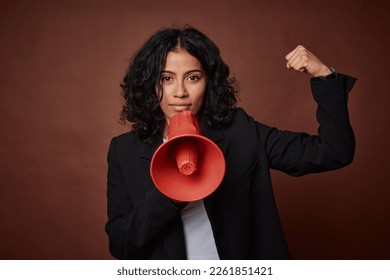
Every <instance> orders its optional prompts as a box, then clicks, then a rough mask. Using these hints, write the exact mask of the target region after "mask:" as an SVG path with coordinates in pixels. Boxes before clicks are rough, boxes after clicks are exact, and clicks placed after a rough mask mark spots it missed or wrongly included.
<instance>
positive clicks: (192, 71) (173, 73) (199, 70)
mask: <svg viewBox="0 0 390 280" xmlns="http://www.w3.org/2000/svg"><path fill="white" fill-rule="evenodd" d="M194 72H199V73H203V70H201V69H192V70H188V71H186V72H185V73H184V74H185V75H187V74H189V73H194ZM162 73H167V74H172V75H176V73H175V72H174V71H170V70H163V71H162Z"/></svg>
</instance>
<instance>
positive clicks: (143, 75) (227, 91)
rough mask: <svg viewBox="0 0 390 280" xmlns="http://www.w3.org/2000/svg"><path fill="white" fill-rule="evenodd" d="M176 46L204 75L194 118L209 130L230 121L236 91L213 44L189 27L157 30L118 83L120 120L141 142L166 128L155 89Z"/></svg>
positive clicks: (158, 135) (226, 68)
mask: <svg viewBox="0 0 390 280" xmlns="http://www.w3.org/2000/svg"><path fill="white" fill-rule="evenodd" d="M178 47H180V48H182V49H185V50H186V51H187V52H188V53H190V54H191V55H192V56H194V57H195V58H197V59H198V60H199V61H200V63H201V65H202V67H203V70H204V71H205V73H206V75H207V86H206V92H205V97H204V98H205V99H204V102H203V106H202V108H201V109H200V111H199V115H198V118H204V119H205V120H206V122H207V124H208V125H209V126H210V127H213V128H218V127H220V126H222V125H225V124H227V123H229V122H230V120H231V118H232V109H233V108H234V107H235V105H236V103H237V91H236V89H235V85H234V78H231V77H229V75H230V71H229V67H228V66H227V65H226V64H225V63H224V61H223V60H222V58H221V56H220V52H219V49H218V47H217V46H216V45H215V43H213V42H212V41H211V40H210V39H209V38H208V37H207V36H205V35H204V34H203V33H201V32H200V31H199V30H197V29H195V28H192V27H185V28H183V29H179V28H165V29H161V30H159V31H157V32H156V33H155V34H154V35H153V36H152V37H151V38H150V39H149V40H148V41H146V43H145V44H144V45H143V46H142V47H141V48H140V49H139V50H138V51H137V52H136V53H135V55H134V56H133V58H132V60H131V62H130V65H129V67H128V70H127V72H126V75H125V77H124V79H123V82H122V84H121V88H122V95H123V98H124V101H125V104H124V105H123V109H122V112H121V121H122V122H123V123H126V121H129V122H131V123H133V129H134V131H135V132H136V133H137V134H138V135H139V137H140V138H141V139H142V140H143V141H145V142H151V141H153V140H157V139H159V138H161V137H162V133H163V131H164V128H165V126H166V122H165V117H164V113H163V112H162V110H161V109H160V105H159V103H160V100H161V99H160V98H161V97H160V98H159V96H158V95H157V93H156V87H158V88H160V89H161V85H160V79H161V73H162V71H163V70H164V67H165V63H166V57H167V54H168V53H169V52H170V51H172V50H174V49H175V48H178Z"/></svg>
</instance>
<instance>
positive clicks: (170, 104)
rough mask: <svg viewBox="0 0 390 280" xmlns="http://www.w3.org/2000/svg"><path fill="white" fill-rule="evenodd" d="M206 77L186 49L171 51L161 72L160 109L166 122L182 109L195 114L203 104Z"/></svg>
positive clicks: (198, 63)
mask: <svg viewBox="0 0 390 280" xmlns="http://www.w3.org/2000/svg"><path fill="white" fill-rule="evenodd" d="M206 82H207V77H206V74H205V73H204V71H203V68H202V65H201V63H200V62H199V60H197V59H196V58H195V57H193V56H192V55H190V54H189V53H188V52H187V51H186V50H182V49H179V50H176V51H171V52H169V53H168V55H167V59H166V64H165V68H164V70H163V71H162V74H161V79H160V83H161V87H162V92H158V94H159V95H161V94H162V99H161V101H160V107H161V110H162V111H163V112H164V115H165V119H166V121H167V124H168V123H169V120H170V119H171V118H172V116H173V115H174V114H176V113H178V112H181V111H183V110H190V111H191V112H192V114H194V115H197V114H198V112H199V110H200V108H201V107H202V104H203V99H204V95H205V90H206Z"/></svg>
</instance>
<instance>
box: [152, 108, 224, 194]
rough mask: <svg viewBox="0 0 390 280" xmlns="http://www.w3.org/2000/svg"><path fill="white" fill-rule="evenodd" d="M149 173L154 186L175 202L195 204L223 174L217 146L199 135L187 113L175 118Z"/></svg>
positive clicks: (211, 188)
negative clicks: (192, 202)
mask: <svg viewBox="0 0 390 280" xmlns="http://www.w3.org/2000/svg"><path fill="white" fill-rule="evenodd" d="M150 174H151V176H152V180H153V182H154V184H155V185H156V187H157V188H158V189H159V190H160V191H161V192H162V193H163V194H164V195H166V196H168V197H169V198H171V199H174V200H177V201H195V200H199V199H202V198H204V197H206V196H208V195H210V194H211V193H212V192H214V191H215V190H216V189H217V188H218V186H219V185H220V183H221V182H222V179H223V177H224V175H225V159H224V156H223V154H222V152H221V150H220V149H219V148H218V146H217V145H216V144H215V143H214V142H212V141H211V140H209V139H208V138H206V137H204V136H202V135H200V129H199V124H198V122H197V120H196V118H195V117H194V116H193V115H192V113H191V112H190V111H183V112H180V113H177V114H176V115H174V116H173V117H172V118H171V120H170V122H169V126H168V141H167V142H165V143H164V144H162V145H161V146H160V147H159V148H158V149H157V151H156V152H155V153H154V155H153V158H152V162H151V165H150Z"/></svg>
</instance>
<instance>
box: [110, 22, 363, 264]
mask: <svg viewBox="0 0 390 280" xmlns="http://www.w3.org/2000/svg"><path fill="white" fill-rule="evenodd" d="M286 60H287V67H288V68H291V69H294V70H297V71H301V72H307V73H308V74H310V75H312V76H313V78H312V79H311V81H310V82H311V88H312V91H313V96H314V99H315V101H316V102H317V103H318V109H317V120H318V122H319V124H320V130H319V135H316V136H310V135H308V134H304V133H294V132H288V131H280V130H277V129H276V128H272V127H269V126H267V125H264V124H261V123H259V122H257V121H255V120H254V119H253V118H251V117H250V116H248V115H247V114H246V113H245V111H244V110H243V109H240V108H236V101H237V100H236V91H235V88H234V80H233V79H232V78H230V77H229V68H228V66H227V65H226V64H225V63H224V62H223V60H222V59H221V57H220V53H219V49H218V47H217V46H216V45H215V44H214V43H213V42H212V41H211V40H210V39H209V38H207V37H206V36H205V35H204V34H202V33H201V32H199V31H198V30H196V29H194V28H184V29H177V28H167V29H162V30H159V31H158V32H156V33H155V34H154V35H153V36H152V37H151V38H150V39H149V40H148V41H147V42H146V43H145V44H144V45H143V46H142V47H141V48H140V50H139V51H138V52H137V53H136V54H135V56H134V57H133V59H132V61H131V63H130V66H129V69H128V71H127V73H126V75H125V78H124V80H123V84H122V89H123V97H124V100H125V105H124V107H123V111H122V119H123V121H129V122H132V123H133V130H132V131H131V132H128V133H126V134H123V135H121V136H118V137H115V138H113V139H112V141H111V144H110V148H109V152H108V192H107V195H108V222H107V224H106V232H107V234H108V236H109V243H110V251H111V254H112V255H113V256H114V257H115V258H118V259H288V258H289V253H288V249H287V246H286V242H285V239H284V236H283V231H282V227H281V223H280V220H279V216H278V213H277V209H276V204H275V200H274V196H273V192H272V185H271V178H270V169H271V168H272V169H277V170H281V171H283V172H285V173H287V174H290V175H292V176H300V175H304V174H307V173H314V172H322V171H328V170H333V169H336V168H340V167H343V166H346V165H348V164H349V163H350V162H351V161H352V159H353V155H354V149H355V139H354V134H353V131H352V128H351V126H350V123H349V117H348V110H347V95H348V92H349V91H350V90H351V89H352V87H353V84H354V82H355V79H354V78H351V77H349V76H346V75H342V74H337V73H335V71H334V70H333V71H332V70H331V69H330V68H329V67H328V66H326V65H325V64H323V63H322V62H321V61H320V60H319V59H318V58H317V57H316V56H314V55H313V54H312V53H311V52H309V51H308V50H306V49H305V48H304V47H303V46H298V47H297V48H296V49H294V50H293V51H292V52H291V53H289V54H288V55H287V56H286ZM183 110H190V111H191V112H192V113H193V114H194V115H195V116H197V118H198V121H199V124H200V128H201V133H202V135H203V136H205V137H207V138H209V139H211V140H212V141H214V142H215V143H216V144H217V145H218V146H219V148H220V149H221V150H222V152H223V154H224V156H225V161H226V173H225V176H224V179H223V181H222V183H221V185H220V186H219V187H218V189H217V190H216V191H215V192H213V193H212V194H211V195H210V196H208V197H206V198H204V199H203V200H200V201H195V202H191V203H186V202H178V201H173V200H172V199H170V198H168V197H166V196H164V195H163V194H162V193H160V192H159V191H158V190H157V188H156V187H155V185H154V184H153V182H152V179H151V176H150V172H149V169H150V160H151V158H152V156H153V153H154V152H155V151H156V149H157V148H158V146H159V145H161V144H162V143H163V141H164V138H166V137H167V126H168V124H169V121H170V118H171V117H172V116H173V115H174V114H175V113H177V112H181V111H183Z"/></svg>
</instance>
